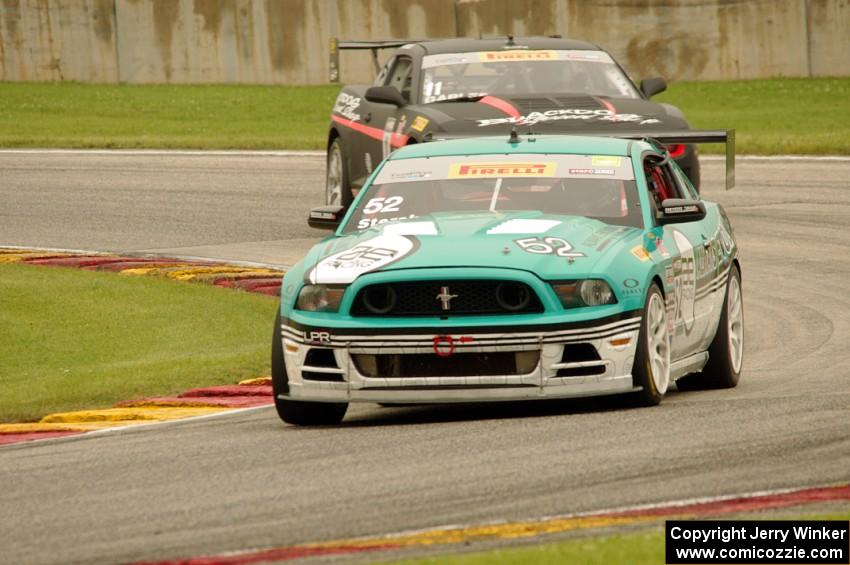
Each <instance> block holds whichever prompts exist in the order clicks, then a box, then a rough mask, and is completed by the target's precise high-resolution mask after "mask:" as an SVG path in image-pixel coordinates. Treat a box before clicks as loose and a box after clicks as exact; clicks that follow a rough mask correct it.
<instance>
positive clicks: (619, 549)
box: [399, 510, 850, 565]
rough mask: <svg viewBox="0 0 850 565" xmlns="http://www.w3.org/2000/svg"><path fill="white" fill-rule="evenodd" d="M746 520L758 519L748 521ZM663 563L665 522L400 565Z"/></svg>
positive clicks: (849, 516)
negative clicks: (625, 531) (616, 531)
mask: <svg viewBox="0 0 850 565" xmlns="http://www.w3.org/2000/svg"><path fill="white" fill-rule="evenodd" d="M747 519H755V518H752V517H748V518H747ZM765 519H773V518H765ZM788 519H791V518H788ZM793 519H795V520H850V510H848V511H847V512H844V513H834V514H832V513H830V514H818V515H809V516H800V517H795V518H793ZM664 561H665V557H664V524H663V522H662V524H661V525H660V526H659V527H654V528H652V529H649V530H645V529H641V530H640V531H637V532H632V533H624V534H613V535H606V536H593V537H581V538H577V539H570V540H567V541H562V542H557V543H548V544H543V545H538V546H533V547H517V548H509V549H496V550H493V551H486V552H477V553H467V554H460V555H440V556H435V557H428V558H424V559H411V560H405V561H401V562H399V563H400V564H403V565H491V564H494V563H495V564H498V565H522V564H525V563H535V564H539V565H549V564H551V565H561V564H563V563H582V564H583V565H608V564H610V563H629V564H631V565H657V564H658V563H664Z"/></svg>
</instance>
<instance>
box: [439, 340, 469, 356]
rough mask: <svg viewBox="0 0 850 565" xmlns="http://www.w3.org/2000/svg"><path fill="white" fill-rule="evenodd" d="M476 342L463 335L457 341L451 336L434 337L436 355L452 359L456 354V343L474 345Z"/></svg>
mask: <svg viewBox="0 0 850 565" xmlns="http://www.w3.org/2000/svg"><path fill="white" fill-rule="evenodd" d="M473 341H475V340H474V339H473V338H472V337H470V336H468V335H462V336H460V337H458V338H457V339H455V338H454V337H452V336H450V335H435V336H434V353H436V354H437V355H439V356H440V357H450V356H451V355H453V354H454V352H455V343H472V342H473Z"/></svg>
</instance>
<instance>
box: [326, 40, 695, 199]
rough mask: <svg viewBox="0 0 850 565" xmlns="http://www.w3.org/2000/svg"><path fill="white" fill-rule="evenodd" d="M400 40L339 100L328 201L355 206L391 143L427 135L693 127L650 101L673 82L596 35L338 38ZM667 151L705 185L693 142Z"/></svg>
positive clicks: (369, 45)
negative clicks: (626, 62) (628, 62)
mask: <svg viewBox="0 0 850 565" xmlns="http://www.w3.org/2000/svg"><path fill="white" fill-rule="evenodd" d="M391 47H399V48H398V49H397V50H396V51H395V53H394V54H393V55H392V56H391V57H390V58H389V60H388V61H387V63H386V65H384V67H383V69H382V70H380V72H379V73H378V76H377V78H376V79H375V82H374V85H373V86H371V87H369V86H365V85H363V86H346V87H345V88H344V89H343V90H342V92H340V94H339V96H338V97H337V99H336V102H335V104H334V106H333V111H332V113H331V123H330V129H329V132H328V140H327V151H328V153H327V179H326V194H325V196H326V200H325V201H326V203H327V204H343V205H348V204H349V203H350V202H351V199H352V189H355V190H356V189H359V187H361V186H362V185H363V183H364V181H365V180H366V178H367V177H368V176H369V174H371V173H372V171H373V169H374V167H375V166H376V165H377V164H378V163H380V162H381V160H382V159H384V158H386V157H387V156H388V155H389V153H390V152H391V151H392V150H394V149H396V148H398V147H401V146H404V145H410V144H412V143H420V142H422V141H423V140H430V139H449V138H458V137H480V136H490V135H497V134H499V133H504V134H505V135H507V133H508V132H509V131H510V130H511V129H512V128H516V129H517V130H518V131H519V132H520V133H526V132H528V131H534V132H535V133H538V134H543V133H547V134H549V133H585V132H586V133H591V134H594V135H595V134H597V133H602V134H612V133H617V132H621V131H641V132H646V133H647V134H651V133H652V132H654V131H662V130H663V131H674V130H686V129H688V128H689V125H688V122H687V121H686V120H685V117H684V116H683V115H682V112H681V111H680V110H679V109H678V108H676V107H674V106H671V105H670V104H657V103H655V102H651V101H650V100H649V98H650V97H651V96H652V95H654V94H657V93H659V92H661V91H663V90H664V89H665V88H666V84H665V82H664V80H663V79H661V78H651V79H646V80H643V81H641V83H640V86H639V87H638V86H636V85H635V84H634V83H633V82H632V80H631V79H630V78H629V77H628V75H626V73H625V72H624V71H623V69H622V68H621V67H620V66H619V65H618V64H617V62H616V61H614V59H612V58H611V56H610V55H609V54H608V53H607V52H605V51H603V50H602V49H600V48H599V47H597V46H596V45H593V44H591V43H585V42H581V41H574V40H567V39H560V38H552V37H531V38H517V39H516V40H514V39H513V38H510V37H509V38H507V40H505V39H443V40H430V41H418V42H405V41H384V42H341V43H339V48H340V49H372V50H373V53H375V50H377V49H379V48H391ZM336 52H337V51H336V50H334V53H336ZM375 61H377V58H376V59H375ZM376 66H377V65H376ZM668 149H669V151H670V153H671V156H672V157H673V158H674V159H675V160H676V161H677V163H679V166H680V167H681V168H682V169H683V170H684V171H685V174H686V175H688V177H689V178H690V179H691V182H692V184H693V185H694V186H696V187H697V189H699V162H698V160H697V159H696V153H695V148H694V146H692V145H684V144H675V145H673V146H671V147H669V148H668Z"/></svg>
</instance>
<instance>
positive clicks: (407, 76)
mask: <svg viewBox="0 0 850 565" xmlns="http://www.w3.org/2000/svg"><path fill="white" fill-rule="evenodd" d="M412 70H413V61H412V60H411V59H410V57H405V56H398V57H396V60H395V64H394V65H393V70H392V71H391V72H390V73H389V75H388V76H387V77H386V81H385V82H384V84H386V85H388V86H394V87H395V88H397V89H398V91H399V92H401V95H402V96H404V98H405V100H410V82H411V75H412V73H411V71H412Z"/></svg>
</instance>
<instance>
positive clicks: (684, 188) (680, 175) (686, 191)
mask: <svg viewBox="0 0 850 565" xmlns="http://www.w3.org/2000/svg"><path fill="white" fill-rule="evenodd" d="M671 168H672V169H673V174H674V175H675V177H676V181H677V182H678V183H679V187H680V188H681V192H682V195H683V196H682V197H683V198H688V199H689V200H699V193H698V192H697V191H696V189H695V188H694V185H692V184H691V181H690V179H689V178H688V175H686V174H685V173H684V172H682V169H680V168H679V167H677V166H676V167H671Z"/></svg>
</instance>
